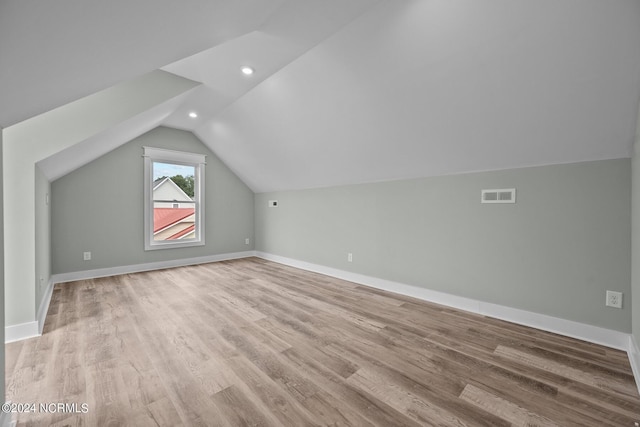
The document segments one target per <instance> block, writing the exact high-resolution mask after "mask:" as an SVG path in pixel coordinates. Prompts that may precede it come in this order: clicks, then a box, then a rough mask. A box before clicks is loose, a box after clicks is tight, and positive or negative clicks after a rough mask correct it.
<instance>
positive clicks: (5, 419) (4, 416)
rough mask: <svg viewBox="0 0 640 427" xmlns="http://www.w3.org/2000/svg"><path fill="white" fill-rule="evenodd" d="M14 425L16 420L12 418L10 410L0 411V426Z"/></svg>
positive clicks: (10, 426)
mask: <svg viewBox="0 0 640 427" xmlns="http://www.w3.org/2000/svg"><path fill="white" fill-rule="evenodd" d="M7 403H9V402H7ZM15 425H16V421H13V420H12V417H11V412H2V413H0V427H14V426H15Z"/></svg>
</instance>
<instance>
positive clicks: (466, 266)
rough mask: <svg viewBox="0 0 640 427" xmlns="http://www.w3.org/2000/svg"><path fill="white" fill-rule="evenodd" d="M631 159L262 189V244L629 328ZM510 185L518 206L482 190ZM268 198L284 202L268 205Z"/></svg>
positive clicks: (353, 268)
mask: <svg viewBox="0 0 640 427" xmlns="http://www.w3.org/2000/svg"><path fill="white" fill-rule="evenodd" d="M630 166H631V163H630V160H629V159H619V160H605V161H597V162H587V163H576V164H567V165H554V166H543V167H534V168H523V169H513V170H503V171H495V172H484V173H474V174H465V175H454V176H444V177H433V178H425V179H415V180H405V181H394V182H383V183H374V184H363V185H351V186H342V187H332V188H322V189H312V190H303V191H290V192H279V193H263V194H257V195H256V197H255V200H256V202H255V209H256V249H257V250H259V251H264V252H267V253H271V254H276V255H281V256H285V257H290V258H294V259H298V260H303V261H308V262H312V263H317V264H321V265H325V266H330V267H334V268H339V269H344V270H347V271H353V272H357V273H361V274H365V275H370V276H374V277H379V278H383V279H388V280H392V281H397V282H401V283H407V284H411V285H416V286H422V287H426V288H430V289H433V290H437V291H443V292H447V293H451V294H454V295H460V296H465V297H469V298H474V299H478V300H482V301H487V302H492V303H496V304H503V305H506V306H511V307H515V308H519V309H524V310H529V311H534V312H538V313H543V314H547V315H551V316H556V317H560V318H565V319H569V320H574V321H578V322H583V323H587V324H592V325H597V326H601V327H605V328H610V329H614V330H619V331H623V332H629V331H630V330H631V306H630V304H628V302H629V297H630V296H631V295H630V274H631V266H630V250H631V238H630V234H631V228H630V225H631V218H630V211H631V206H630V183H631V167H630ZM511 187H515V188H516V189H517V203H516V204H493V205H491V204H480V190H481V189H483V188H511ZM270 199H277V200H278V201H279V205H280V206H279V207H278V208H269V207H267V201H268V200H270ZM348 252H352V253H353V263H348V262H347V253H348ZM607 289H610V290H616V291H620V292H623V293H624V295H625V297H626V298H627V299H626V300H625V301H626V302H627V303H625V305H624V308H623V309H621V310H620V309H613V308H608V307H605V305H604V302H605V290H607Z"/></svg>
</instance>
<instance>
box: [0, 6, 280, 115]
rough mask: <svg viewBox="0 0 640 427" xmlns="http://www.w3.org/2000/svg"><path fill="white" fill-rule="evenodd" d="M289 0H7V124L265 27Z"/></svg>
mask: <svg viewBox="0 0 640 427" xmlns="http://www.w3.org/2000/svg"><path fill="white" fill-rule="evenodd" d="M283 3H284V0H181V1H175V0H135V1H130V0H109V1H100V0H56V1H42V0H2V1H0V127H8V126H10V125H12V124H15V123H17V122H20V121H22V120H25V119H28V118H29V117H33V116H35V115H36V114H40V113H43V112H45V111H48V110H51V109H53V108H55V107H59V106H61V105H63V104H66V103H68V102H71V101H75V100H77V99H80V98H82V97H84V96H87V95H90V94H92V93H94V92H97V91H99V90H102V89H105V88H107V87H110V86H113V85H115V84H117V83H120V82H122V81H124V80H129V79H131V78H134V77H136V76H139V75H142V74H145V73H147V72H149V71H152V70H154V69H157V68H160V67H162V66H164V65H166V64H168V63H170V62H173V61H176V60H178V59H180V58H184V57H186V56H189V55H193V54H194V53H197V52H200V51H202V50H204V49H208V48H210V47H212V46H215V45H218V44H220V43H222V42H224V41H227V40H231V39H233V38H235V37H238V36H240V35H242V34H245V33H247V32H250V31H253V30H255V29H256V28H258V26H260V25H261V24H262V23H263V22H264V21H265V20H266V19H267V18H268V17H269V16H270V15H271V14H272V13H273V12H274V11H275V10H276V9H277V8H279V7H280V6H281V5H282V4H283Z"/></svg>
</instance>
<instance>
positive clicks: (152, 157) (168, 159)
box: [143, 147, 206, 250]
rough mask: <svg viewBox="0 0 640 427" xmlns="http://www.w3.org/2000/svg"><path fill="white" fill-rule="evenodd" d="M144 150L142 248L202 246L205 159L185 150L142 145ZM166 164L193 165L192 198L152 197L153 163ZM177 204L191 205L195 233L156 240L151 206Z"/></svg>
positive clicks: (203, 237)
mask: <svg viewBox="0 0 640 427" xmlns="http://www.w3.org/2000/svg"><path fill="white" fill-rule="evenodd" d="M143 149H144V154H143V157H144V176H145V179H144V184H145V185H144V198H145V199H144V234H145V235H144V241H145V242H144V243H145V250H155V249H169V248H180V247H189V246H202V245H204V244H205V233H204V206H205V204H204V182H205V181H204V176H205V165H206V162H205V159H206V157H205V156H204V155H202V154H195V153H186V152H181V151H174V150H164V149H159V148H154V147H143ZM156 162H159V163H169V164H176V165H183V166H193V168H194V197H193V200H185V201H182V200H180V201H177V200H163V199H154V198H153V182H154V179H153V164H154V163H156ZM156 202H158V203H171V204H173V203H180V204H190V205H193V207H194V213H195V221H194V225H195V227H194V228H195V230H194V231H195V235H194V237H192V238H182V239H175V240H155V239H154V236H155V233H154V231H153V230H154V210H153V209H154V205H155V203H156Z"/></svg>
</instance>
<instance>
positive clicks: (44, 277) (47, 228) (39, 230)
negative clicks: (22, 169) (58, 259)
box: [34, 165, 51, 316]
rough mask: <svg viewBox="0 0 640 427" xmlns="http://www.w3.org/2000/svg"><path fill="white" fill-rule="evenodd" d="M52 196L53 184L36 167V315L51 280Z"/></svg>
mask: <svg viewBox="0 0 640 427" xmlns="http://www.w3.org/2000/svg"><path fill="white" fill-rule="evenodd" d="M49 194H51V184H50V183H49V180H48V179H47V178H46V177H45V176H44V174H43V173H42V171H41V170H40V168H39V167H38V166H37V165H36V167H35V219H36V223H35V232H36V283H35V284H34V286H35V302H34V303H35V310H36V311H35V313H36V316H37V314H38V308H40V304H41V303H42V296H43V294H44V292H45V290H46V288H47V284H48V283H49V280H50V279H51V209H50V206H51V203H50V202H49V203H47V195H49Z"/></svg>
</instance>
